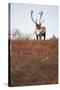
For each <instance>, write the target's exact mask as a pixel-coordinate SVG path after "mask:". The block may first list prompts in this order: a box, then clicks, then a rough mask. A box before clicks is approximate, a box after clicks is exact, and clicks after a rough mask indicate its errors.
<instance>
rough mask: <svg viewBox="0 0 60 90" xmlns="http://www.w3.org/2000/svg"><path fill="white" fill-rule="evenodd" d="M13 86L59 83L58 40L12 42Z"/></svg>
mask: <svg viewBox="0 0 60 90" xmlns="http://www.w3.org/2000/svg"><path fill="white" fill-rule="evenodd" d="M10 43H11V49H10V50H11V51H10V66H11V67H10V76H11V78H10V80H11V86H17V85H18V86H19V85H43V84H57V83H58V40H45V41H44V40H42V41H36V40H29V41H28V40H12V41H10Z"/></svg>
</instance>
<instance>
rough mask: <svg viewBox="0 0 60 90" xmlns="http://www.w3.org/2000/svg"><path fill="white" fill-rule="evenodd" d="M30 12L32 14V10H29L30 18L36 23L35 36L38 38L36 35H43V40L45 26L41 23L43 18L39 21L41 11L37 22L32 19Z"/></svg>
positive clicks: (40, 36)
mask: <svg viewBox="0 0 60 90" xmlns="http://www.w3.org/2000/svg"><path fill="white" fill-rule="evenodd" d="M32 14H33V11H31V18H32V21H33V22H34V23H35V25H36V29H35V35H36V38H37V40H38V37H39V38H40V39H41V38H42V36H43V37H44V40H45V38H46V28H45V27H44V26H42V25H41V24H42V22H44V20H43V21H41V17H42V14H43V12H41V13H39V14H40V18H39V23H37V19H36V21H34V19H33V15H32Z"/></svg>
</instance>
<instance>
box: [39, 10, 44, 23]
mask: <svg viewBox="0 0 60 90" xmlns="http://www.w3.org/2000/svg"><path fill="white" fill-rule="evenodd" d="M39 15H40V18H39V24H41V23H42V22H44V20H43V21H41V18H42V15H43V11H40V12H39Z"/></svg>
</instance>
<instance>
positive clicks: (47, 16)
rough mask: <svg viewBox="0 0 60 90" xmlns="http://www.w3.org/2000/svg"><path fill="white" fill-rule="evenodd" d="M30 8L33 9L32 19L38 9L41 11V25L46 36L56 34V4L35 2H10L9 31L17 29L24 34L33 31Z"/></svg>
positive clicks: (33, 25)
mask: <svg viewBox="0 0 60 90" xmlns="http://www.w3.org/2000/svg"><path fill="white" fill-rule="evenodd" d="M31 10H33V11H34V14H33V15H34V19H36V17H37V16H38V13H39V11H43V16H42V20H43V19H44V20H45V21H44V22H43V24H42V25H43V26H45V27H46V33H47V34H46V38H47V39H48V38H50V37H52V35H55V36H58V6H47V5H35V4H18V3H17V4H14V3H12V4H11V12H10V13H11V18H10V19H11V31H13V30H15V29H19V30H20V31H21V32H22V33H24V34H30V33H34V31H35V24H34V23H33V22H32V20H31Z"/></svg>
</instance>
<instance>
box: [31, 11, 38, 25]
mask: <svg viewBox="0 0 60 90" xmlns="http://www.w3.org/2000/svg"><path fill="white" fill-rule="evenodd" d="M32 14H33V10H32V11H31V19H32V21H33V22H34V23H35V24H37V19H36V21H34V19H33V15H32Z"/></svg>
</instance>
